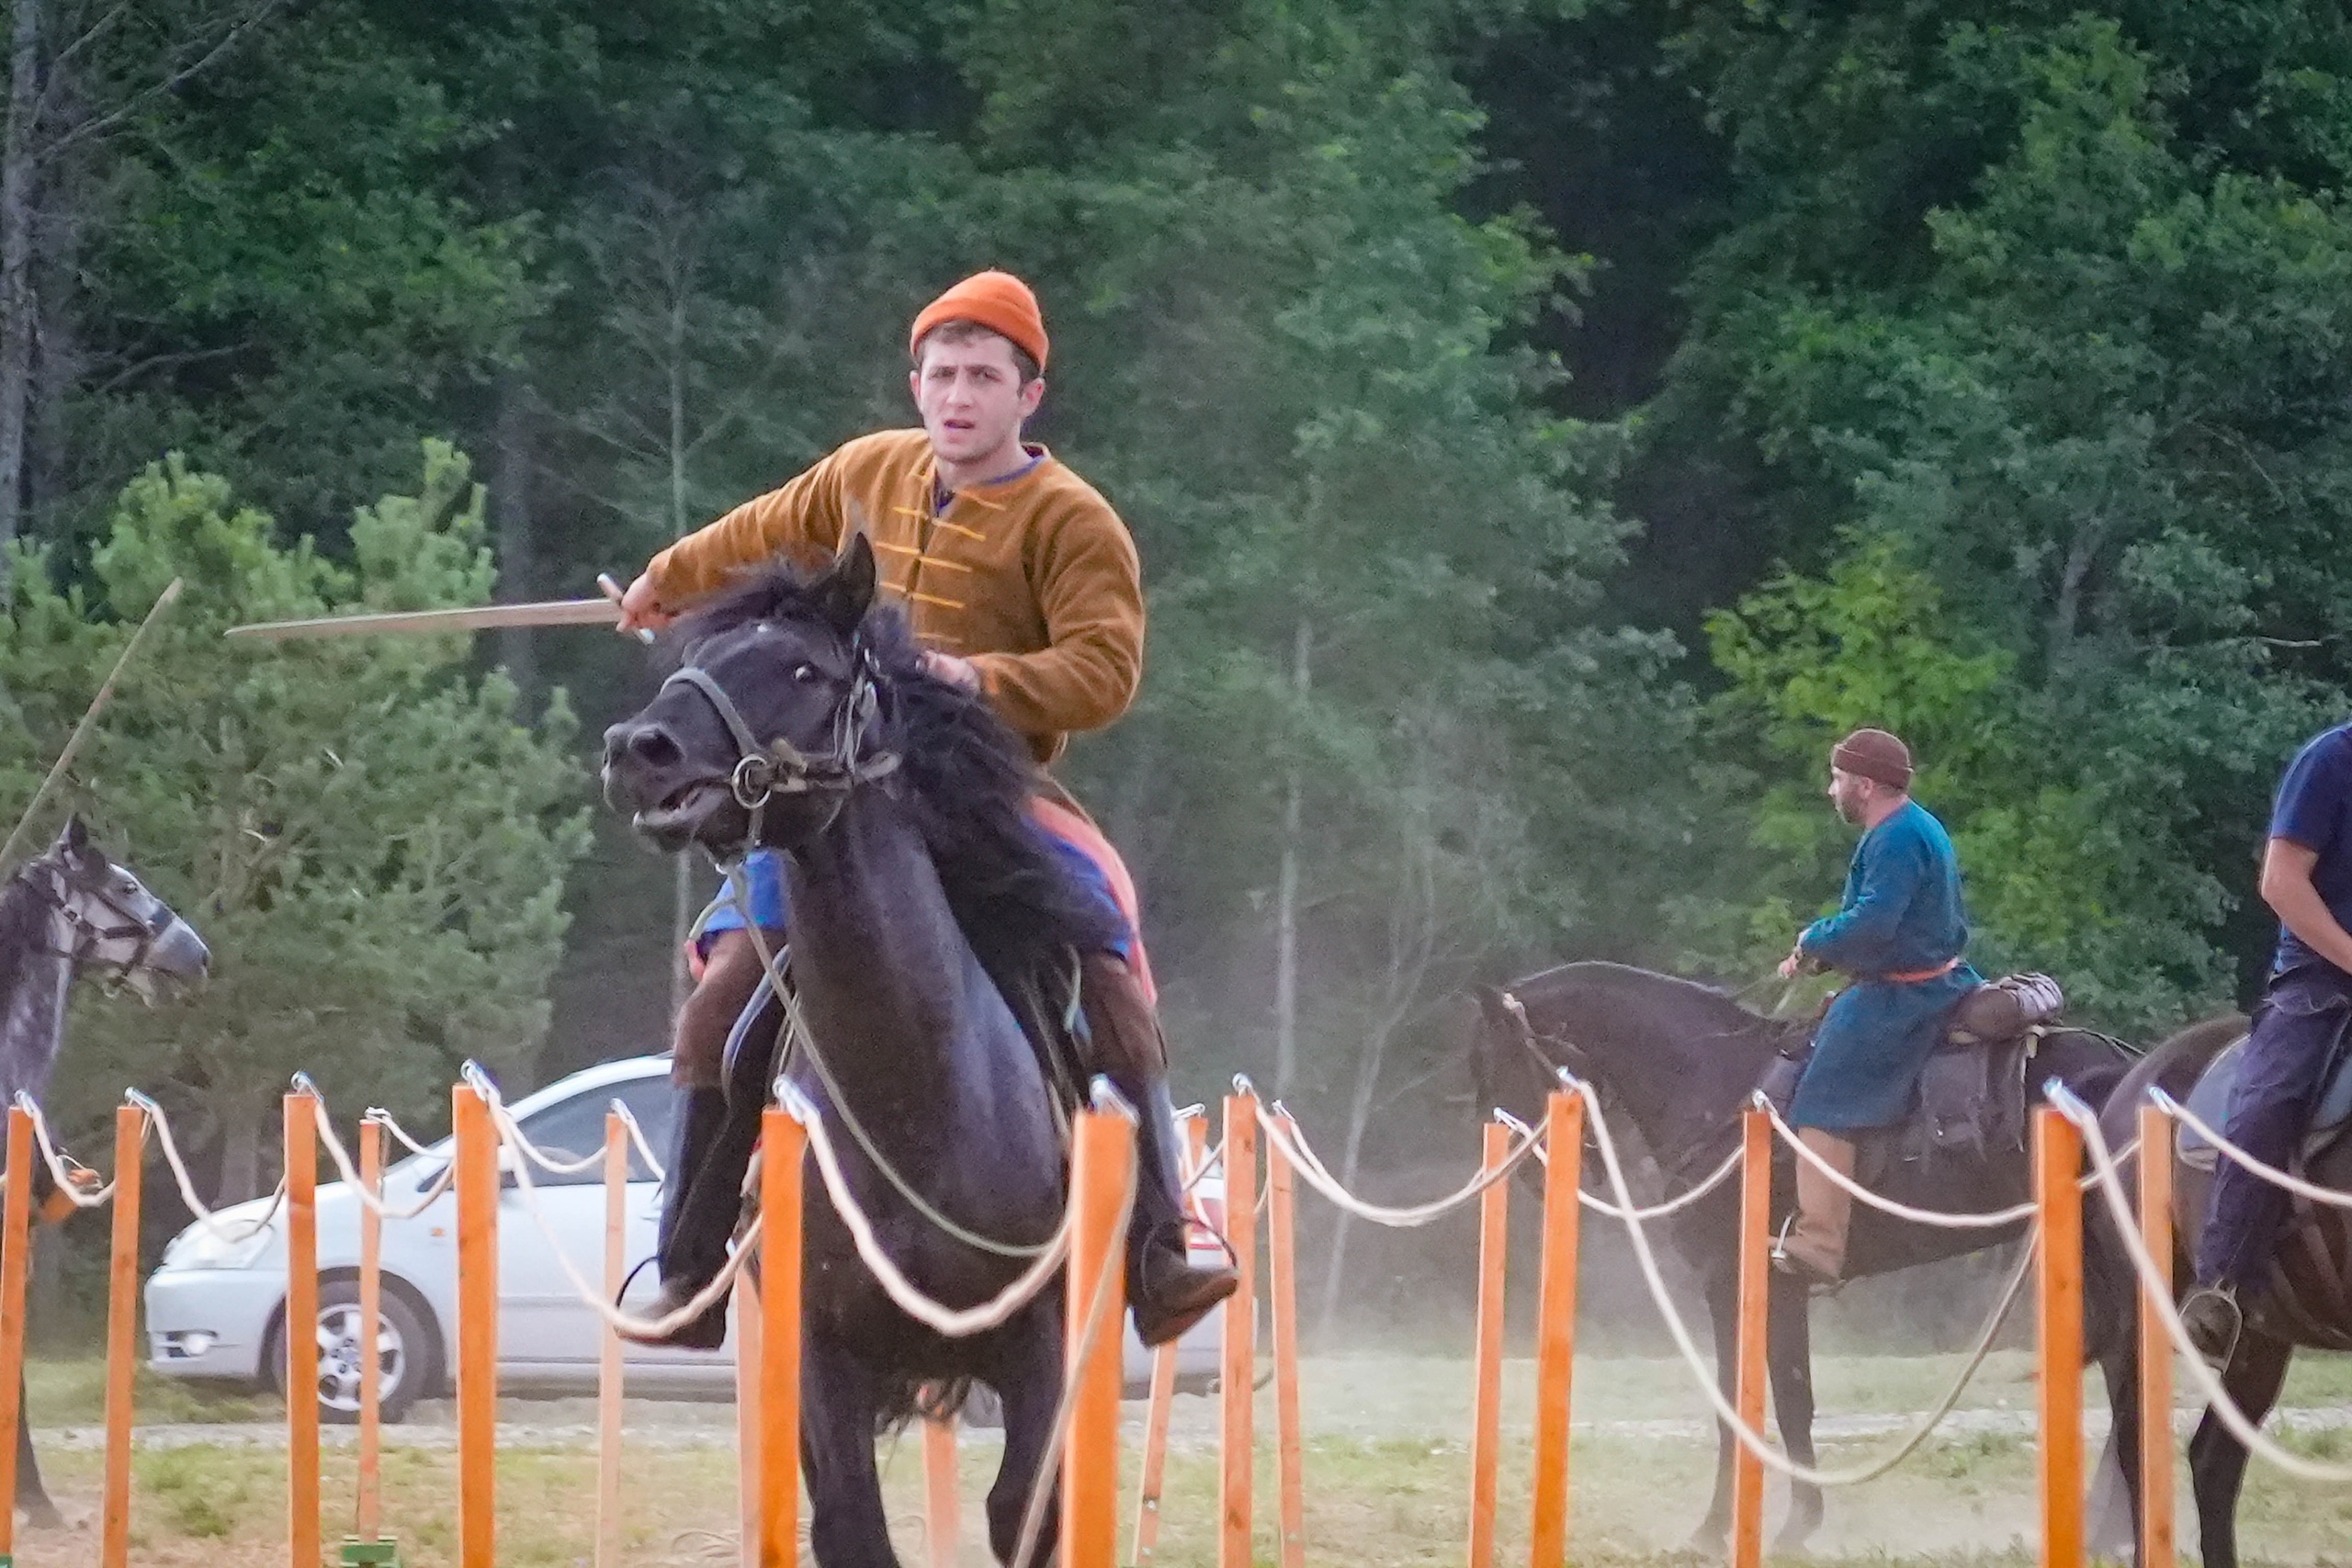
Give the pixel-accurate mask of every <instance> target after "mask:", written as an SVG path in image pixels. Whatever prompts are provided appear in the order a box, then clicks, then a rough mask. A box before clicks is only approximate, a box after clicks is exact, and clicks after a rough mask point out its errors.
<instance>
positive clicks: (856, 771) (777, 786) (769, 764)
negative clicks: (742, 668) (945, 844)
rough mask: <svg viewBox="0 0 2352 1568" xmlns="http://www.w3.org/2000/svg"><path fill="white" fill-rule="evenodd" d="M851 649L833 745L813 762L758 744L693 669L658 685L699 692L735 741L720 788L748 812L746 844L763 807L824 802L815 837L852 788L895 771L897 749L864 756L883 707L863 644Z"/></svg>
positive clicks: (786, 747)
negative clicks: (827, 806)
mask: <svg viewBox="0 0 2352 1568" xmlns="http://www.w3.org/2000/svg"><path fill="white" fill-rule="evenodd" d="M851 651H852V653H853V655H854V658H855V660H856V664H857V672H856V674H855V675H854V677H852V679H851V681H850V688H849V693H848V694H847V695H846V696H844V697H843V698H842V703H841V706H840V707H838V708H836V709H835V710H834V712H833V736H832V744H831V746H830V747H829V748H828V749H827V750H824V751H822V752H820V753H819V754H817V755H815V756H811V755H809V753H808V752H806V751H803V750H800V748H798V747H797V746H795V745H794V744H793V743H792V742H791V741H789V740H786V739H784V737H782V736H780V735H779V736H777V737H776V738H775V739H772V740H768V741H765V742H763V741H762V740H761V739H760V738H759V737H758V736H757V735H756V734H754V733H752V727H751V725H750V724H749V723H747V722H746V721H745V720H744V717H743V712H742V710H741V708H739V707H737V706H736V705H735V700H734V699H733V698H732V697H730V696H729V695H728V694H727V690H726V688H725V687H723V686H721V685H720V684H719V683H718V677H716V676H714V675H713V674H711V672H710V671H707V670H706V669H704V668H703V667H702V666H701V665H700V664H696V663H688V664H684V665H681V666H680V667H679V668H678V669H677V670H676V671H674V672H673V673H672V674H671V676H670V677H669V679H667V680H665V681H663V682H662V691H664V692H667V691H668V690H669V689H670V688H671V687H673V686H685V687H689V688H691V689H693V690H694V691H696V692H699V693H701V694H702V696H703V700H704V701H706V702H707V703H709V704H710V705H711V709H712V711H713V712H715V713H717V714H718V718H719V722H720V723H722V724H724V725H725V726H726V727H727V733H728V734H729V736H730V737H731V738H732V739H734V742H735V766H734V768H733V769H732V770H730V771H729V773H728V776H727V788H728V793H729V794H730V795H733V796H734V797H735V804H736V805H738V806H740V807H742V808H743V809H744V810H745V811H748V812H750V813H751V816H752V823H751V830H750V833H749V834H748V836H747V842H748V843H749V844H751V845H754V846H756V845H757V844H758V843H759V841H760V829H761V826H762V823H763V820H764V818H765V817H766V814H767V808H768V805H769V803H770V802H771V801H773V800H775V798H776V797H777V796H778V795H820V796H831V810H830V811H828V813H827V814H826V817H825V820H824V822H823V823H820V825H819V831H822V830H823V829H824V828H825V827H827V826H830V825H831V821H832V818H833V815H834V814H835V813H838V812H839V811H840V810H841V807H842V801H843V800H845V799H846V798H847V797H848V795H849V792H850V791H851V790H853V789H854V788H856V787H857V786H858V785H859V784H864V783H866V782H867V781H869V780H873V779H879V778H885V777H888V775H889V774H891V773H896V772H897V771H898V767H899V754H898V753H897V752H896V751H890V750H876V751H873V752H871V753H868V752H867V750H866V739H867V734H868V732H869V731H870V730H871V729H872V728H873V727H874V721H875V719H876V717H877V716H879V715H880V713H881V709H882V694H881V686H880V680H879V677H880V674H881V667H880V665H879V664H878V663H877V662H876V660H875V658H874V652H873V649H870V648H868V647H867V646H866V645H865V642H864V640H863V639H859V640H857V641H855V642H854V643H853V644H852V645H851Z"/></svg>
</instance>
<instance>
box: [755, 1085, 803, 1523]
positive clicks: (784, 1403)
mask: <svg viewBox="0 0 2352 1568" xmlns="http://www.w3.org/2000/svg"><path fill="white" fill-rule="evenodd" d="M808 1142H809V1131H808V1129H807V1128H805V1127H803V1126H802V1125H801V1124H800V1123H799V1122H796V1121H794V1120H793V1118H792V1115H791V1113H790V1112H788V1111H778V1110H775V1109H774V1108H773V1107H771V1108H770V1109H769V1110H768V1111H765V1112H763V1114H762V1117H761V1122H760V1147H761V1150H762V1153H761V1156H760V1300H761V1303H762V1305H763V1317H764V1321H763V1323H762V1325H761V1329H760V1348H761V1354H760V1419H761V1421H762V1422H763V1424H764V1425H765V1426H766V1427H767V1432H766V1435H765V1437H764V1438H763V1441H762V1444H761V1449H760V1457H761V1468H760V1563H761V1568H797V1564H798V1562H799V1561H800V1266H801V1252H800V1244H801V1233H800V1214H801V1201H802V1193H801V1180H802V1174H803V1153H804V1151H805V1150H806V1149H807V1147H808Z"/></svg>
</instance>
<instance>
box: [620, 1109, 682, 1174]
mask: <svg viewBox="0 0 2352 1568" xmlns="http://www.w3.org/2000/svg"><path fill="white" fill-rule="evenodd" d="M612 1111H613V1114H614V1115H616V1116H617V1117H619V1118H620V1119H621V1125H623V1126H624V1127H627V1128H628V1141H629V1142H630V1143H632V1144H635V1145H637V1157H638V1158H639V1159H641V1160H643V1161H644V1162H645V1168H646V1169H648V1170H650V1171H651V1172H652V1173H653V1179H654V1180H656V1181H667V1180H669V1179H670V1173H669V1172H668V1171H666V1170H664V1169H662V1162H661V1161H660V1160H658V1159H655V1158H654V1157H653V1150H652V1149H651V1147H650V1146H649V1145H647V1144H646V1141H645V1129H644V1128H642V1127H640V1126H639V1125H638V1124H637V1113H636V1112H635V1111H631V1110H629V1108H628V1101H627V1100H622V1099H620V1098H619V1097H617V1096H616V1097H615V1098H614V1100H613V1103H612Z"/></svg>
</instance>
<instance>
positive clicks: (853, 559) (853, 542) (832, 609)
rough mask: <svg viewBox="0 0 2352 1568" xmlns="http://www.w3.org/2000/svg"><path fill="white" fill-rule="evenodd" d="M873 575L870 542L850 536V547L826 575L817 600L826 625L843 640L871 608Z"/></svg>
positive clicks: (872, 553) (858, 536)
mask: <svg viewBox="0 0 2352 1568" xmlns="http://www.w3.org/2000/svg"><path fill="white" fill-rule="evenodd" d="M875 581H876V571H875V567H874V544H873V541H872V540H870V539H868V538H867V537H866V536H865V535H864V534H862V533H859V534H853V535H851V536H850V540H849V547H848V548H846V549H844V550H842V553H841V558H839V559H838V560H836V561H834V562H833V569H832V570H831V571H829V572H827V573H826V574H825V578H824V581H823V582H822V583H821V584H820V592H819V596H818V604H819V605H820V607H821V608H822V609H823V611H824V615H825V620H826V622H827V623H828V624H829V625H831V626H832V628H833V629H834V630H835V631H837V632H839V633H841V635H842V636H843V637H848V636H850V635H851V634H852V633H854V632H855V631H856V630H857V628H858V626H859V625H860V623H862V622H863V621H864V620H865V613H866V612H867V611H868V610H871V609H872V608H874V588H875Z"/></svg>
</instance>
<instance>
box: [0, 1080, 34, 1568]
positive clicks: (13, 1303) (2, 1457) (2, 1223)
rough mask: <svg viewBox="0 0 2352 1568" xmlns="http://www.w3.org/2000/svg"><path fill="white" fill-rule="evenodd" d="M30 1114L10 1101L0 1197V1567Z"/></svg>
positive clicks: (6, 1544)
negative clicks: (2, 1196) (0, 1196)
mask: <svg viewBox="0 0 2352 1568" xmlns="http://www.w3.org/2000/svg"><path fill="white" fill-rule="evenodd" d="M32 1213H33V1119H32V1115H31V1113H30V1112H28V1111H25V1110H24V1109H22V1108H21V1107H19V1106H15V1105H11V1106H10V1107H8V1175H7V1185H6V1199H5V1201H0V1568H7V1565H8V1563H9V1562H12V1561H13V1560H14V1553H15V1552H16V1550H17V1509H16V1496H17V1424H18V1423H19V1422H21V1421H23V1420H24V1418H25V1411H24V1405H23V1404H22V1403H21V1401H20V1399H19V1397H18V1396H19V1395H20V1394H21V1393H23V1392H24V1385H23V1383H22V1382H19V1381H18V1380H19V1379H20V1378H21V1377H22V1376H23V1373H24V1370H25V1286H26V1283H27V1281H28V1279H29V1278H30V1270H29V1269H28V1262H29V1259H30V1258H31V1253H32Z"/></svg>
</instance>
